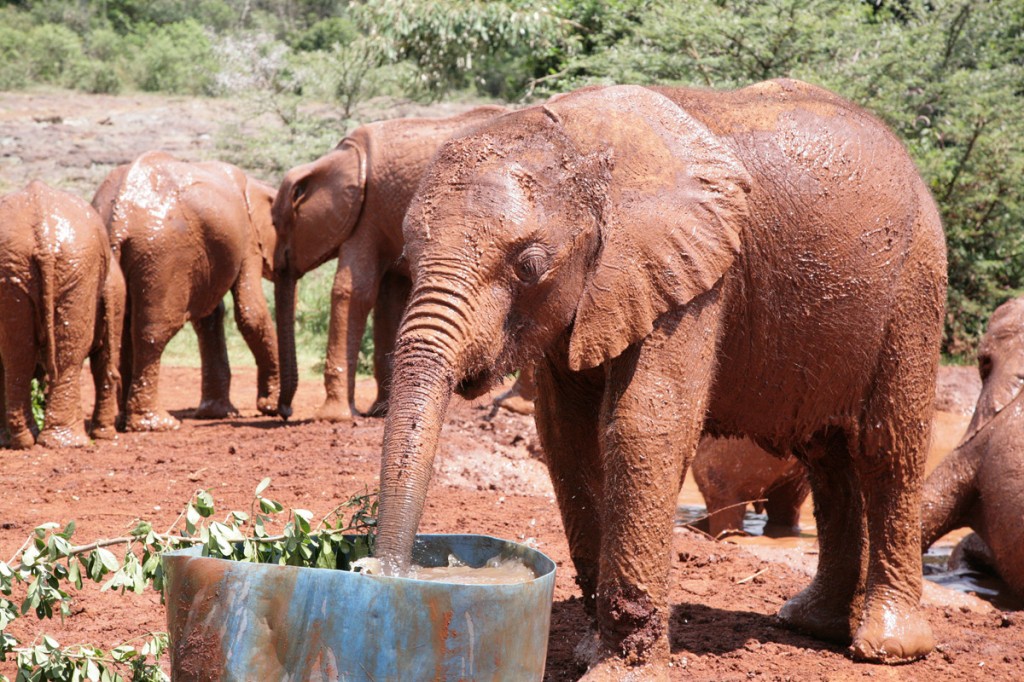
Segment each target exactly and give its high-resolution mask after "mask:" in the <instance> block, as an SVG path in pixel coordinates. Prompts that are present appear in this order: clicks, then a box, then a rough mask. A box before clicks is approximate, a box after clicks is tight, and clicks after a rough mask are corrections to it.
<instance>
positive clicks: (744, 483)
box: [690, 436, 811, 537]
mask: <svg viewBox="0 0 1024 682" xmlns="http://www.w3.org/2000/svg"><path fill="white" fill-rule="evenodd" d="M690 468H691V470H692V471H693V478H694V480H695V481H696V482H697V488H698V489H699V490H700V494H701V495H703V496H704V503H705V504H706V505H707V519H706V520H704V521H702V522H698V523H697V524H695V525H696V526H697V527H698V528H700V529H701V530H703V531H705V532H707V533H708V534H710V535H712V536H714V537H719V536H720V535H721V534H722V533H724V532H727V531H730V530H743V516H744V515H745V514H746V512H747V503H748V502H751V501H753V506H754V510H755V511H757V512H758V513H761V512H764V513H767V515H768V521H767V523H765V527H764V534H765V535H768V536H772V537H778V536H782V535H794V534H796V533H798V532H799V531H800V507H801V506H803V503H804V500H806V499H807V496H808V495H809V494H810V492H811V484H810V482H809V481H808V480H807V469H806V468H805V467H804V465H803V464H801V463H800V460H798V459H797V458H796V457H793V456H792V455H789V456H786V457H784V458H783V457H776V456H775V455H772V454H769V453H768V452H766V451H765V450H764V449H763V448H761V447H759V446H758V445H757V444H756V443H754V442H753V441H752V440H750V439H749V438H714V437H712V436H704V438H702V439H701V441H700V445H699V446H698V447H697V454H696V456H695V457H694V458H693V464H692V465H691V467H690Z"/></svg>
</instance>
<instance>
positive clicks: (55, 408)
mask: <svg viewBox="0 0 1024 682" xmlns="http://www.w3.org/2000/svg"><path fill="white" fill-rule="evenodd" d="M123 298H124V281H123V279H122V278H121V273H120V269H119V268H118V267H117V264H116V263H115V262H113V261H112V259H111V256H110V244H109V241H108V240H107V233H106V230H105V229H104V227H103V223H102V222H101V220H100V218H99V216H98V215H96V211H94V210H93V208H92V207H91V206H89V204H87V203H85V202H84V201H82V200H81V199H79V198H78V197H76V196H73V195H71V194H68V193H66V192H61V191H58V190H55V189H52V188H51V187H48V186H47V185H45V184H43V183H42V182H38V181H36V182H32V183H30V184H29V185H28V186H27V187H25V188H24V189H22V190H20V191H17V192H12V193H11V194H8V195H6V196H5V197H3V199H0V414H2V415H3V423H0V426H2V427H3V428H0V446H9V447H12V448H29V447H32V445H33V443H34V442H36V441H37V439H36V434H35V431H36V425H35V421H34V420H33V418H32V398H31V388H30V384H31V380H32V378H33V376H36V375H38V376H40V377H41V378H43V379H44V381H45V385H46V391H45V398H46V409H45V413H44V419H43V429H42V431H41V432H40V433H39V434H38V443H39V444H40V445H45V446H47V447H70V446H83V445H87V444H88V443H89V440H88V438H87V437H86V433H85V428H84V424H83V420H82V396H81V373H82V363H83V362H85V358H86V357H89V358H90V364H91V369H92V373H93V377H94V379H95V382H96V386H95V388H96V400H95V403H94V408H93V415H92V424H91V434H92V436H93V437H94V438H111V437H113V436H114V418H115V415H116V411H117V389H118V381H119V377H118V351H119V348H120V335H121V322H122V315H123V308H122V305H123V304H122V301H123ZM40 368H41V371H40ZM4 432H6V436H5V433H4ZM4 441H6V442H4Z"/></svg>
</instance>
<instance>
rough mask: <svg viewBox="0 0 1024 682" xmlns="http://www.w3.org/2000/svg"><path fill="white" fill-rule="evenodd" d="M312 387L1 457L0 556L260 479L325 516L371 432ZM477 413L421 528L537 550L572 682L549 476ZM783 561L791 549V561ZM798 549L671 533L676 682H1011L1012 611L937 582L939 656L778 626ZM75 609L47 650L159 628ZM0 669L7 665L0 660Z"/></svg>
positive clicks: (1015, 652) (524, 430)
mask: <svg viewBox="0 0 1024 682" xmlns="http://www.w3.org/2000/svg"><path fill="white" fill-rule="evenodd" d="M198 387H199V373H198V370H196V369H182V368H166V367H165V368H164V370H163V373H162V384H161V389H162V393H163V400H164V404H165V405H166V406H167V407H168V408H169V409H170V410H172V411H173V412H175V413H176V414H178V415H179V416H182V415H183V414H186V413H187V412H186V411H187V410H188V409H189V408H192V407H194V406H195V405H196V404H197V402H198V397H199V396H198ZM372 390H373V384H372V381H364V382H361V385H360V403H361V404H362V405H364V406H365V405H366V404H368V402H369V401H370V399H371V398H372ZM321 395H322V388H321V387H320V385H319V383H318V382H316V381H306V382H303V383H302V384H301V386H300V390H299V394H298V396H297V398H296V401H295V404H296V418H295V419H294V420H293V421H292V422H291V423H289V424H283V423H282V422H280V421H279V420H277V419H273V418H266V417H259V416H257V414H256V412H255V410H254V409H253V404H254V402H255V372H254V370H251V369H241V370H236V373H235V380H234V385H233V389H232V397H233V401H234V402H235V404H236V405H238V406H239V407H240V408H241V409H242V416H241V417H240V418H238V419H234V420H227V421H221V422H199V421H192V420H185V421H184V422H183V426H182V428H181V430H180V431H178V432H176V433H169V434H122V435H121V436H120V438H119V440H118V441H117V442H116V443H102V444H99V445H96V446H95V447H92V448H88V449H84V450H79V451H52V450H46V449H43V448H39V447H37V448H35V449H33V450H30V451H27V452H12V451H0V457H2V458H3V461H4V467H3V471H4V479H3V487H4V494H3V499H2V500H0V557H2V558H3V559H4V560H6V559H8V558H10V557H11V556H12V555H13V554H14V552H15V550H16V549H17V548H18V547H19V546H20V545H21V543H22V541H23V540H24V538H25V537H26V536H27V534H28V533H29V532H31V530H32V528H33V527H35V526H36V525H38V524H40V523H43V522H46V521H51V520H54V521H59V522H61V523H65V522H67V521H69V520H71V519H74V520H75V521H76V522H77V523H78V531H77V533H76V539H77V540H78V541H79V542H84V541H86V540H93V539H97V538H100V537H110V536H115V535H119V534H121V533H123V532H124V530H125V529H126V528H127V527H128V526H129V525H131V524H132V522H133V520H134V519H136V518H137V517H143V518H146V519H149V520H152V521H153V522H154V526H156V527H157V528H158V529H159V528H166V527H168V526H170V524H171V523H172V522H173V521H174V520H175V518H176V516H177V514H178V513H179V511H180V510H181V509H182V507H183V505H184V504H185V502H186V501H187V500H188V498H189V497H190V495H191V494H192V493H193V492H194V491H195V490H196V489H199V488H206V489H208V490H210V491H211V492H212V493H213V495H214V498H215V500H216V503H217V508H218V510H219V513H223V512H226V511H229V510H231V509H248V508H249V502H250V499H251V494H252V491H253V489H254V488H255V486H256V484H257V483H258V482H259V481H260V479H262V478H263V477H264V476H269V477H271V478H272V479H273V483H272V485H271V487H270V489H269V491H268V493H267V494H268V495H269V496H271V497H272V498H273V499H276V500H278V501H280V502H281V503H282V504H284V505H285V507H286V508H290V507H300V508H308V509H310V510H312V511H313V512H314V513H316V514H318V515H323V514H326V513H327V512H329V511H330V510H331V509H333V508H334V507H335V506H337V505H338V504H339V503H340V502H342V501H344V500H345V499H347V498H348V497H349V496H350V495H352V494H355V493H359V492H361V491H363V490H364V489H366V488H373V487H375V485H376V481H377V473H378V458H379V454H380V442H381V436H382V428H383V422H382V420H379V419H359V420H357V421H356V422H354V423H352V424H343V425H330V424H323V423H313V422H310V421H306V420H307V419H308V418H309V416H310V415H311V413H312V410H313V408H314V407H315V405H316V402H317V401H318V400H319V399H320V397H321ZM87 402H88V399H87ZM487 412H488V408H487V407H486V406H485V403H484V402H482V401H480V402H477V403H475V404H471V403H466V402H461V401H456V403H455V405H454V407H453V409H452V411H451V414H450V416H449V419H448V424H447V426H446V427H445V431H444V441H443V446H442V448H441V452H440V453H439V458H438V459H439V461H438V463H437V473H436V475H435V477H434V481H433V483H432V488H431V494H430V496H429V498H428V502H427V509H426V513H425V516H424V519H423V524H422V526H421V530H422V531H424V532H429V531H438V532H468V533H487V534H493V535H496V536H499V537H504V538H511V539H515V540H519V541H530V542H534V543H535V544H536V546H537V547H538V548H539V549H541V550H542V551H544V552H546V553H547V554H548V555H550V556H551V557H552V558H553V559H554V560H555V561H556V562H557V563H558V567H559V568H558V580H557V586H556V589H555V601H554V606H553V611H552V627H551V636H550V640H549V645H548V660H547V675H546V678H547V679H549V680H572V679H576V677H578V675H579V671H578V670H577V668H576V667H575V665H574V663H573V654H572V652H573V648H574V646H575V644H576V642H577V640H578V639H579V637H580V635H581V634H582V633H583V632H584V629H585V627H586V625H587V620H586V618H585V616H584V614H583V610H582V607H581V604H580V600H579V598H578V593H577V590H576V588H575V585H574V583H573V570H572V566H571V563H570V562H569V559H568V548H567V545H566V542H565V538H564V535H563V532H562V528H561V523H560V520H559V516H558V512H557V510H556V507H555V503H554V500H553V498H552V495H551V491H550V484H549V483H548V481H547V478H546V472H545V470H544V467H543V465H542V464H541V463H540V462H539V461H538V460H537V459H536V458H535V456H534V455H533V454H532V452H533V451H534V450H535V449H536V446H535V431H534V427H533V424H532V419H531V418H529V417H522V416H518V415H512V414H509V413H507V412H502V413H499V414H498V416H497V417H496V418H495V419H494V420H493V421H491V422H487V421H486V420H485V419H484V417H485V416H486V414H487ZM686 494H687V493H686V492H685V491H684V495H686ZM793 551H796V553H797V554H800V555H803V556H802V557H797V558H796V559H794V557H793V556H792V554H793ZM813 554H814V553H813V548H808V547H807V546H806V545H805V546H804V548H803V549H797V550H791V551H790V552H789V554H788V555H787V554H786V553H785V552H782V553H781V554H780V555H779V556H780V557H782V558H783V559H784V560H785V561H784V562H783V563H780V562H778V561H775V560H769V559H766V558H758V557H757V556H755V555H754V554H751V553H750V552H748V550H747V549H745V548H743V547H741V546H738V545H736V544H732V543H728V542H717V543H716V542H713V541H711V540H708V539H705V538H703V537H701V536H699V535H696V534H694V533H692V532H690V531H686V530H682V529H680V530H678V531H677V532H676V534H675V544H674V551H673V554H672V603H673V607H672V616H671V641H672V657H673V661H674V665H675V672H674V674H673V679H679V680H689V679H693V680H740V679H765V680H790V679H791V680H837V679H838V680H845V679H860V678H875V679H896V680H924V679H944V680H945V679H1000V680H1019V679H1022V678H1024V646H1022V645H1024V630H1022V627H1021V623H1022V620H1021V617H1020V615H1019V614H1018V613H999V612H995V611H992V610H990V609H984V608H979V607H978V604H977V600H975V599H973V598H968V599H967V600H962V599H961V601H960V602H958V601H957V599H960V597H961V595H958V594H955V593H950V592H949V591H948V590H944V589H942V588H935V587H931V588H929V592H928V596H927V598H926V601H927V602H929V603H931V604H943V603H944V604H946V605H945V606H934V605H933V606H928V607H926V613H927V615H928V618H929V619H930V621H931V623H932V626H933V627H934V629H935V634H936V638H937V640H938V642H939V650H938V651H936V652H935V653H933V654H932V655H931V656H929V657H928V658H927V659H925V660H923V661H919V662H916V663H912V664H908V665H902V666H896V667H884V666H876V665H866V664H856V663H853V662H852V661H851V660H850V659H849V658H848V657H847V656H846V654H845V653H844V650H843V648H842V647H838V646H833V645H830V644H826V643H823V642H819V641H817V640H814V639H812V638H809V637H805V636H802V635H798V634H794V633H791V632H789V631H788V630H786V629H785V628H783V627H781V626H780V625H779V623H778V622H777V621H776V619H775V617H774V614H775V613H776V611H777V610H778V608H779V606H780V605H781V604H782V603H783V602H784V601H785V600H786V599H787V598H789V597H791V596H792V595H793V594H795V593H796V592H797V591H798V590H800V589H801V588H802V587H803V586H805V585H806V584H807V582H808V580H809V578H808V575H807V573H806V571H807V570H808V568H809V567H808V566H807V565H806V564H808V563H810V564H811V565H813V559H814V556H813ZM762 556H764V554H763V553H762ZM801 563H803V564H804V565H803V566H801ZM752 576H754V577H752ZM958 603H959V604H961V605H959V606H958V605H956V604H958ZM980 611H987V612H985V613H982V612H980ZM73 612H74V615H73V617H72V618H70V619H69V620H68V621H67V622H66V623H65V624H63V625H61V623H60V621H59V620H58V621H52V622H48V623H45V624H44V625H45V629H46V631H47V632H48V633H49V634H51V635H53V636H55V637H56V638H57V639H58V640H59V641H60V642H61V643H62V644H72V643H76V642H88V643H93V644H98V645H102V646H106V647H111V646H114V645H116V644H118V643H120V642H122V641H124V640H127V639H130V638H132V637H135V636H138V635H140V634H142V633H144V632H147V631H152V630H165V629H166V625H165V621H164V612H163V608H162V607H161V605H160V601H159V598H158V596H157V595H156V594H155V593H153V592H147V593H146V594H144V595H140V596H136V595H125V596H121V595H116V594H110V593H99V592H98V591H97V590H96V589H88V588H87V589H86V590H84V594H79V595H76V599H75V603H74V607H73ZM28 626H31V627H28ZM39 631H40V627H39V624H38V623H37V622H36V621H33V620H30V619H29V618H24V619H21V620H19V622H18V623H16V624H15V626H14V627H13V628H12V633H13V634H15V635H16V636H18V637H19V639H22V640H23V641H24V640H31V639H32V637H33V636H35V634H36V633H37V632H39ZM0 670H2V671H3V672H7V673H10V672H11V670H10V665H9V664H6V667H0Z"/></svg>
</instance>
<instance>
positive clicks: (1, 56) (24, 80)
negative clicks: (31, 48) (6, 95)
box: [0, 24, 31, 90]
mask: <svg viewBox="0 0 1024 682" xmlns="http://www.w3.org/2000/svg"><path fill="white" fill-rule="evenodd" d="M27 49H28V37H27V36H26V35H25V33H23V32H22V31H19V30H17V29H14V28H8V27H7V26H6V25H3V24H0V90H19V89H21V88H24V87H25V86H27V85H28V83H29V79H30V77H31V69H30V68H29V64H28V62H27V61H26V60H25V53H26V52H27Z"/></svg>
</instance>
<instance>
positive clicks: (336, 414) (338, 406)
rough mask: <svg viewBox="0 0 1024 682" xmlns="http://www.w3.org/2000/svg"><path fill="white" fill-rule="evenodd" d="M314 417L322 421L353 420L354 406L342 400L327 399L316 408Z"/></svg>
mask: <svg viewBox="0 0 1024 682" xmlns="http://www.w3.org/2000/svg"><path fill="white" fill-rule="evenodd" d="M313 418H314V419H316V420H317V421H321V422H350V421H352V408H351V407H350V406H349V405H348V403H345V402H342V401H340V400H327V401H326V402H324V404H323V405H321V406H320V407H318V408H316V412H315V413H314V414H313Z"/></svg>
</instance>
